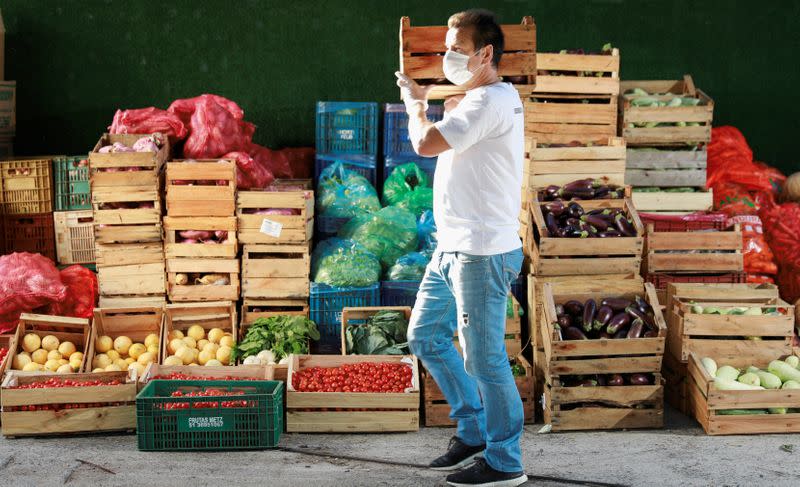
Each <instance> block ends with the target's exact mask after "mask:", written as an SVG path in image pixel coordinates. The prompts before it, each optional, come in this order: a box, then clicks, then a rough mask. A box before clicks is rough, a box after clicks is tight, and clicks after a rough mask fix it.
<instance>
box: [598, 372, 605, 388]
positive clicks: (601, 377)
mask: <svg viewBox="0 0 800 487" xmlns="http://www.w3.org/2000/svg"><path fill="white" fill-rule="evenodd" d="M606 384H607V379H606V376H604V375H598V376H597V385H598V386H601V387H603V386H605V385H606Z"/></svg>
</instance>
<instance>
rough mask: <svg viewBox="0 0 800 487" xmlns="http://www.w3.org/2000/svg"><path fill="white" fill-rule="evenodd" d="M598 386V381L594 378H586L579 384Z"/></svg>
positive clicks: (579, 385) (582, 385) (581, 385)
mask: <svg viewBox="0 0 800 487" xmlns="http://www.w3.org/2000/svg"><path fill="white" fill-rule="evenodd" d="M595 386H597V381H596V380H594V379H584V380H582V381H581V382H580V384H578V387H595Z"/></svg>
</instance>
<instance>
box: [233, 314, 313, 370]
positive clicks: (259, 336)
mask: <svg viewBox="0 0 800 487" xmlns="http://www.w3.org/2000/svg"><path fill="white" fill-rule="evenodd" d="M319 337H320V335H319V330H317V325H316V323H314V322H313V321H311V320H309V319H308V318H306V317H305V316H288V315H279V316H270V317H268V318H258V319H257V320H255V321H254V322H253V324H252V325H250V326H249V327H248V328H247V334H246V335H245V337H244V339H243V340H242V341H241V342H239V343H237V344H236V345H235V346H234V347H233V353H232V354H231V360H232V361H235V360H236V359H238V358H242V359H246V358H248V357H251V356H256V355H258V354H259V352H262V351H264V350H270V351H272V354H273V355H274V359H275V361H280V360H282V359H284V358H286V357H288V356H289V354H292V353H294V354H306V353H308V341H309V339H311V340H319Z"/></svg>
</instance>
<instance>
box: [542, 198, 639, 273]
mask: <svg viewBox="0 0 800 487" xmlns="http://www.w3.org/2000/svg"><path fill="white" fill-rule="evenodd" d="M580 204H581V206H582V207H583V208H584V209H585V210H587V211H588V210H590V209H594V208H618V209H622V210H623V211H624V212H625V213H626V215H627V216H628V218H629V219H630V220H631V221H632V222H633V226H634V228H635V229H636V236H635V237H611V238H602V239H601V238H559V237H554V236H551V235H550V232H549V231H548V230H547V227H546V225H545V219H544V215H543V213H542V209H541V203H540V202H539V200H538V196H537V195H535V194H534V195H532V196H531V203H530V204H529V211H530V215H531V216H530V221H531V224H530V225H528V228H527V232H528V237H527V239H526V242H527V247H528V252H529V255H530V260H531V272H530V273H531V274H535V275H537V276H567V275H597V274H638V273H639V271H640V267H641V263H642V250H643V247H644V235H645V234H644V226H643V225H642V222H641V220H640V219H639V215H638V213H637V212H636V209H635V208H634V206H633V203H632V202H631V200H630V199H629V198H625V199H622V200H586V201H581V202H580Z"/></svg>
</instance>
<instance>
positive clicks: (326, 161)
mask: <svg viewBox="0 0 800 487" xmlns="http://www.w3.org/2000/svg"><path fill="white" fill-rule="evenodd" d="M335 162H341V163H342V164H343V165H344V167H345V169H349V170H351V171H354V172H357V173H358V174H360V175H362V176H364V177H365V178H367V180H368V181H369V182H370V183H372V186H375V184H376V183H377V182H378V162H377V160H376V158H375V157H372V158H354V157H333V156H322V155H317V158H316V161H315V164H314V181H315V182H316V183H317V184H319V177H320V175H321V174H322V171H324V170H325V168H327V167H328V166H331V165H332V164H334V163H335ZM376 190H377V188H376Z"/></svg>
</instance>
